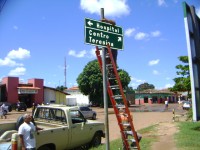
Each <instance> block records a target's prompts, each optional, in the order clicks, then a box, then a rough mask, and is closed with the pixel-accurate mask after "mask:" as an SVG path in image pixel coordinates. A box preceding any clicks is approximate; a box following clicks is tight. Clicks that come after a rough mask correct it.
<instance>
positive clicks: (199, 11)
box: [196, 7, 200, 18]
mask: <svg viewBox="0 0 200 150" xmlns="http://www.w3.org/2000/svg"><path fill="white" fill-rule="evenodd" d="M196 14H197V16H198V17H199V18H200V7H199V8H197V9H196Z"/></svg>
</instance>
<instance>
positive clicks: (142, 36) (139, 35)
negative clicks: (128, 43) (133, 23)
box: [135, 32, 149, 40]
mask: <svg viewBox="0 0 200 150" xmlns="http://www.w3.org/2000/svg"><path fill="white" fill-rule="evenodd" d="M148 37H149V35H148V34H147V33H144V32H138V33H137V34H136V35H135V39H136V40H144V39H147V38H148Z"/></svg>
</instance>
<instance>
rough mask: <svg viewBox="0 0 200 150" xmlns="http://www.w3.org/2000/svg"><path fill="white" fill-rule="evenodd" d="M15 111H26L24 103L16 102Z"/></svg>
mask: <svg viewBox="0 0 200 150" xmlns="http://www.w3.org/2000/svg"><path fill="white" fill-rule="evenodd" d="M16 110H17V111H20V110H24V111H26V110H27V105H26V104H25V103H24V102H18V103H17V105H16Z"/></svg>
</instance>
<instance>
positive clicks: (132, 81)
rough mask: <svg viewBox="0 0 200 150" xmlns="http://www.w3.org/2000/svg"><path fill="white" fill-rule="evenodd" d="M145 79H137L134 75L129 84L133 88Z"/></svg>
mask: <svg viewBox="0 0 200 150" xmlns="http://www.w3.org/2000/svg"><path fill="white" fill-rule="evenodd" d="M145 82H146V81H145V80H141V79H137V78H135V77H131V83H130V86H132V87H133V89H134V88H137V86H138V85H140V84H142V83H145Z"/></svg>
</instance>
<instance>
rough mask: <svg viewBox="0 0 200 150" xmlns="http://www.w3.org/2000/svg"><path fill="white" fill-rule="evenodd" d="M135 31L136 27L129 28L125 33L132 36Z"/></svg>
mask: <svg viewBox="0 0 200 150" xmlns="http://www.w3.org/2000/svg"><path fill="white" fill-rule="evenodd" d="M134 32H135V28H129V29H127V30H125V35H126V36H128V37H130V36H132V35H133V33H134Z"/></svg>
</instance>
